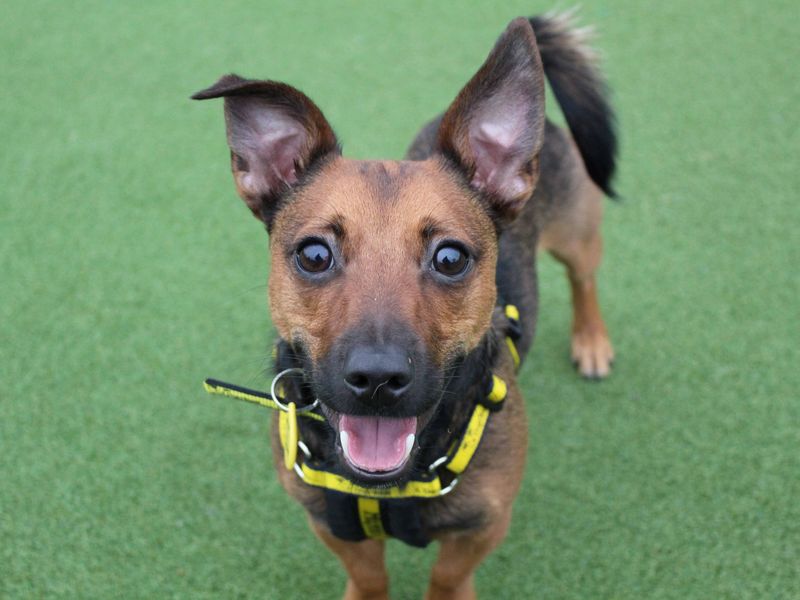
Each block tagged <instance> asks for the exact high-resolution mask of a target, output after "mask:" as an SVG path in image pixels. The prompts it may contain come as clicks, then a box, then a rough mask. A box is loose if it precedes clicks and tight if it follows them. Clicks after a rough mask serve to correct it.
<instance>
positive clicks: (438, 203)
mask: <svg viewBox="0 0 800 600" xmlns="http://www.w3.org/2000/svg"><path fill="white" fill-rule="evenodd" d="M292 205H293V207H292V210H291V211H285V212H287V213H288V214H287V218H286V219H285V220H282V223H281V229H282V230H283V232H284V234H286V235H288V237H291V238H293V239H297V238H298V237H303V236H306V235H313V234H314V232H315V230H319V229H320V228H322V229H331V230H333V231H334V232H335V233H336V234H337V235H338V234H340V233H341V234H343V235H345V236H361V235H368V236H369V237H370V238H372V239H380V238H381V237H384V239H386V238H397V237H398V236H411V237H413V238H416V237H418V234H424V233H425V231H426V230H428V232H433V233H435V234H438V235H440V236H442V237H448V236H454V237H456V238H464V237H466V238H467V241H472V242H474V243H476V244H479V243H481V241H482V240H484V239H485V238H486V237H487V236H491V235H492V234H493V228H492V225H491V219H490V218H489V217H488V215H487V214H486V212H485V209H484V208H483V207H482V205H481V204H480V202H478V201H477V200H476V199H475V197H474V196H473V194H472V192H471V191H470V190H469V188H468V187H467V186H466V185H464V183H463V182H462V181H460V180H459V178H458V177H457V176H456V175H454V174H453V173H452V172H451V171H450V170H449V169H448V168H446V166H444V165H443V164H442V163H441V162H439V161H437V160H427V161H366V160H350V159H344V158H337V159H336V160H333V161H331V162H330V163H328V164H327V165H325V166H324V167H323V168H322V169H321V171H320V172H319V173H317V174H316V175H315V176H314V177H313V179H312V180H311V181H309V182H308V184H307V185H305V186H303V189H302V190H301V191H300V192H299V193H298V194H297V195H296V196H295V198H293V200H292Z"/></svg>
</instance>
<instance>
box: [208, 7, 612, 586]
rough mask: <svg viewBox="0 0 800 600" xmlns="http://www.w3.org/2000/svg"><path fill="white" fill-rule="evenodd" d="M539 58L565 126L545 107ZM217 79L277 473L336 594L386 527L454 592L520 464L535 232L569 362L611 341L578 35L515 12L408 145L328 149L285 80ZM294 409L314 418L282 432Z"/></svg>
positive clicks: (507, 511) (606, 361) (313, 112)
mask: <svg viewBox="0 0 800 600" xmlns="http://www.w3.org/2000/svg"><path fill="white" fill-rule="evenodd" d="M537 39H538V47H537ZM545 72H546V73H547V76H548V78H549V80H550V83H551V86H552V88H553V91H554V93H555V95H556V98H557V99H558V101H559V103H560V104H561V106H562V109H563V111H564V115H565V118H566V120H567V123H568V124H569V127H570V130H571V133H572V135H569V134H567V133H566V132H564V131H563V130H561V129H559V128H557V127H555V126H554V125H552V124H551V123H550V122H548V121H547V120H546V119H545V114H544V85H545ZM218 97H224V98H225V121H226V125H227V131H228V143H229V145H230V149H231V164H232V169H233V175H234V180H235V183H236V188H237V190H238V192H239V195H240V196H241V197H242V198H243V199H244V200H245V202H246V203H247V205H248V207H249V208H250V210H251V211H252V212H253V214H254V215H255V216H256V217H257V218H258V219H260V220H262V221H263V222H264V224H265V225H266V227H267V230H268V232H269V234H270V249H271V256H272V258H271V260H272V263H271V264H272V267H271V274H270V281H269V302H270V309H271V311H272V320H273V322H274V324H275V326H276V328H277V331H278V333H279V335H280V337H281V340H282V341H281V342H280V343H279V346H278V358H277V366H278V369H279V370H281V371H283V370H284V369H287V368H289V369H291V370H290V371H289V372H287V373H286V374H285V379H284V380H283V381H282V382H281V384H280V385H279V387H281V386H282V389H283V391H282V393H281V394H280V395H279V397H280V398H281V399H282V402H283V406H284V409H285V410H286V411H287V412H285V413H283V414H282V416H281V426H280V430H281V431H280V432H279V431H278V429H279V428H278V427H277V426H276V427H275V430H274V431H273V450H274V455H275V460H276V467H277V470H278V473H279V477H280V480H281V482H282V484H283V486H284V487H285V488H286V490H287V491H288V492H289V494H291V495H292V496H293V497H294V498H295V499H297V500H298V501H299V502H301V503H302V505H303V506H304V507H305V508H306V510H307V511H308V513H309V516H310V522H311V526H312V528H313V529H314V531H315V532H316V534H317V535H318V536H319V537H320V539H321V540H322V541H323V542H324V543H325V544H326V545H327V546H328V547H329V548H330V549H331V550H333V551H334V552H335V553H336V554H337V555H338V557H339V558H340V560H341V561H342V563H343V564H344V567H345V568H346V570H347V573H348V581H347V588H346V591H345V598H350V599H357V598H387V597H388V577H387V574H386V570H385V567H384V560H383V558H384V556H383V553H384V542H383V539H384V538H386V537H392V536H393V537H398V538H400V539H402V540H404V541H406V542H408V543H410V544H414V545H425V544H426V543H428V541H430V540H436V541H438V542H439V543H440V545H441V547H440V554H439V557H438V559H437V561H436V563H435V565H434V567H433V571H432V574H431V579H430V585H429V588H428V592H427V598H431V599H433V598H473V597H474V588H473V573H474V571H475V569H476V567H477V566H478V564H479V563H480V562H481V561H482V560H483V558H484V557H485V556H486V555H487V554H488V553H489V552H490V551H491V550H492V549H493V548H494V547H495V546H497V544H499V543H500V541H501V540H502V539H503V537H504V536H505V534H506V530H507V528H508V525H509V521H510V518H511V505H512V501H513V499H514V496H515V495H516V493H517V490H518V488H519V484H520V479H521V476H522V471H523V465H524V461H525V455H526V447H527V427H526V421H525V412H524V405H523V400H522V397H521V395H520V392H519V389H518V388H517V386H516V383H515V378H514V377H515V376H514V374H515V369H516V367H517V366H518V365H517V363H518V362H519V359H520V358H522V357H524V356H525V354H526V353H527V351H528V349H529V347H530V344H531V342H532V339H533V334H534V330H535V323H536V308H537V287H536V273H535V258H536V251H537V248H545V249H547V250H549V251H550V252H552V253H553V255H554V256H556V257H557V258H558V259H559V260H560V261H561V262H563V263H564V264H565V265H566V267H567V271H568V275H569V281H570V284H571V287H572V299H573V306H574V322H573V329H572V355H573V359H574V360H575V361H576V363H577V365H578V368H579V370H580V372H581V373H582V374H583V375H584V376H587V377H603V376H605V375H607V374H608V372H609V365H610V363H611V361H612V358H613V352H612V349H611V345H610V343H609V340H608V335H607V333H606V328H605V326H604V324H603V321H602V318H601V316H600V311H599V307H598V303H597V296H596V284H595V275H594V273H595V269H596V268H597V266H598V264H599V262H600V253H601V241H600V232H599V225H600V219H601V212H602V205H601V198H602V191H605V192H606V193H607V194H609V195H612V191H611V188H610V180H611V176H612V174H613V170H614V154H615V138H614V132H613V127H612V125H613V123H612V113H611V110H610V108H609V106H608V104H607V102H606V100H605V97H604V87H603V84H602V79H601V77H600V75H599V73H598V72H597V70H596V67H595V66H594V62H593V56H592V54H591V51H590V50H589V49H588V48H587V47H586V46H585V44H584V39H583V36H582V34H581V33H580V32H578V31H576V30H573V29H572V28H571V27H570V24H569V22H568V19H567V18H564V17H558V16H551V17H537V18H534V19H530V20H528V19H524V18H519V19H516V20H514V21H512V22H511V24H510V25H509V26H508V28H507V29H506V31H505V32H504V33H503V34H502V36H501V37H500V39H499V40H498V41H497V44H496V45H495V47H494V49H493V50H492V52H491V54H490V55H489V57H488V59H487V60H486V62H485V63H484V65H483V66H482V67H481V68H480V70H479V71H478V72H477V74H476V75H475V76H474V77H473V78H472V80H471V81H470V82H469V83H468V84H467V85H466V87H464V89H463V90H462V91H461V92H460V93H459V95H458V97H457V98H456V100H455V101H454V102H453V104H452V105H451V106H450V107H449V108H448V110H447V111H446V112H445V113H444V115H443V116H441V117H439V118H438V119H436V120H434V121H433V122H431V123H430V124H428V125H427V126H426V127H425V128H424V129H423V130H422V132H421V133H420V134H419V136H418V137H417V139H416V140H415V141H414V143H413V145H412V147H411V148H410V150H409V153H408V158H409V159H410V160H406V161H356V160H349V159H345V158H342V156H341V154H340V149H339V146H338V144H337V140H336V137H335V135H334V133H333V130H332V129H331V127H330V125H329V124H328V122H327V121H326V120H325V117H324V116H323V115H322V112H321V111H320V110H319V109H318V108H317V106H316V105H315V104H314V103H313V102H312V101H311V100H310V99H309V98H307V97H306V96H305V95H304V94H302V93H301V92H299V91H298V90H296V89H294V88H292V87H290V86H288V85H285V84H283V83H277V82H271V81H253V80H246V79H242V78H240V77H238V76H235V75H228V76H225V77H223V78H222V79H220V80H219V81H218V82H217V83H216V84H214V85H213V86H212V87H210V88H208V89H206V90H204V91H202V92H199V93H197V94H195V96H194V98H196V99H207V98H218ZM283 376H284V375H281V377H283ZM297 407H299V408H297ZM501 409H502V410H501ZM295 410H299V411H301V412H302V411H304V410H305V411H306V412H305V413H304V414H305V416H308V417H313V418H309V419H300V425H299V431H297V430H296V428H297V425H296V423H297V421H296V418H295V416H294V414H295V413H294V411H295ZM295 435H296V436H298V437H299V440H300V441H299V447H300V450H301V453H300V455H298V456H297V457H296V456H295V454H296V452H297V446H298V443H297V442H296V441H295V440H294V439H293V437H294V436H295ZM281 457H283V460H281ZM283 463H285V468H284V464H283ZM467 467H468V468H467Z"/></svg>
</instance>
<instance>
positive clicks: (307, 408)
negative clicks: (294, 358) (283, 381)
mask: <svg viewBox="0 0 800 600" xmlns="http://www.w3.org/2000/svg"><path fill="white" fill-rule="evenodd" d="M290 373H300V374H302V373H303V369H301V368H299V367H293V368H291V369H284V370H283V371H281V372H280V373H278V374H277V375H275V378H274V379H273V380H272V383H271V384H270V386H269V393H270V395H271V396H272V401H273V402H275V405H276V406H277V407H278V408H279V409H280V410H282V411H283V412H289V406H288V405H287V404H284V403H283V402H281V401H280V400H279V399H278V394H277V393H275V386H276V385H277V383H278V380H279V379H280V378H281V377H283V376H284V375H289V374H290ZM317 406H319V398H316V399H315V400H314V402H312V403H311V404H309V405H308V406H298V407H296V409H295V410H296V411H297V412H298V413H304V412H308V411H310V410H314V409H315V408H316V407H317Z"/></svg>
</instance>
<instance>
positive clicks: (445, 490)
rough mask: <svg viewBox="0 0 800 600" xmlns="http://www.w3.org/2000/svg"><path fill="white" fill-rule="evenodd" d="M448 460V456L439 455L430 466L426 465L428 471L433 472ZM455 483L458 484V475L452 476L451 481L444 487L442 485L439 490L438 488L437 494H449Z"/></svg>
mask: <svg viewBox="0 0 800 600" xmlns="http://www.w3.org/2000/svg"><path fill="white" fill-rule="evenodd" d="M448 460H450V457H449V456H447V455H446V454H445V455H444V456H440V457H439V458H437V459H436V460H435V461H433V462H432V463H431V464H430V466H429V467H428V472H429V473H433V472H434V471H435V470H436V469H438V468H439V467H440V466H441V465H443V464H444V463H446V462H447V461H448ZM456 485H458V477H456V478H454V479H453V481H451V482H450V483H449V484H448V485H447V486H446V487H443V488H442V489H441V490H439V496H444V495H446V494H449V493H450V492H452V491H453V488H454V487H456Z"/></svg>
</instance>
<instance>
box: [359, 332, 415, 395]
mask: <svg viewBox="0 0 800 600" xmlns="http://www.w3.org/2000/svg"><path fill="white" fill-rule="evenodd" d="M413 380H414V366H413V364H412V362H411V358H410V357H409V356H408V354H407V353H406V352H404V351H403V350H402V349H401V348H399V347H397V346H380V347H375V346H356V347H355V348H353V349H352V350H351V351H350V353H349V355H348V357H347V360H346V361H345V368H344V383H345V385H346V386H347V387H348V388H349V389H350V391H352V392H353V394H354V395H355V397H356V398H357V399H358V400H359V401H361V402H364V403H365V404H369V405H370V406H374V407H375V408H388V407H390V406H392V405H394V404H396V403H397V402H398V401H400V400H401V399H402V398H403V395H404V394H405V393H406V392H407V391H408V390H409V389H410V388H411V383H412V381H413Z"/></svg>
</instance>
